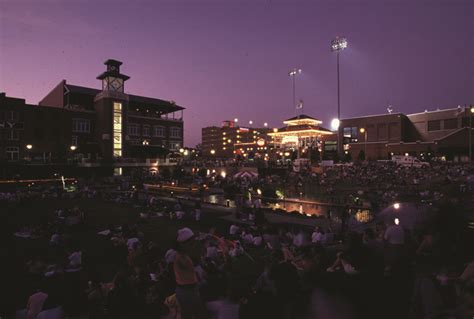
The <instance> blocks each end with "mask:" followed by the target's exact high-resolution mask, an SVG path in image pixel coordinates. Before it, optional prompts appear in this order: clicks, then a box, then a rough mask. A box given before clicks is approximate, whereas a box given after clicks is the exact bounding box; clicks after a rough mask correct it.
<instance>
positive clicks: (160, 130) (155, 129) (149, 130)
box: [127, 123, 181, 138]
mask: <svg viewBox="0 0 474 319" xmlns="http://www.w3.org/2000/svg"><path fill="white" fill-rule="evenodd" d="M127 133H128V135H130V136H140V135H141V136H154V137H164V136H165V127H164V126H161V125H153V126H150V125H148V124H144V125H142V130H141V134H140V124H134V123H131V124H128V126H127ZM170 137H172V138H173V137H174V138H181V128H180V127H175V126H173V127H170Z"/></svg>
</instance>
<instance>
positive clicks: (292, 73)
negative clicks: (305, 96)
mask: <svg viewBox="0 0 474 319" xmlns="http://www.w3.org/2000/svg"><path fill="white" fill-rule="evenodd" d="M298 74H301V69H297V68H294V69H293V70H290V71H289V72H288V75H289V76H291V77H292V78H293V107H294V108H295V110H296V76H297V75H298Z"/></svg>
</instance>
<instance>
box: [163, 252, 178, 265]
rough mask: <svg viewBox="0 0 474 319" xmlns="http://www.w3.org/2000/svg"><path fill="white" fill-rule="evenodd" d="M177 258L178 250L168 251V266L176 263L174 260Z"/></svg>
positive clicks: (166, 255) (166, 256)
mask: <svg viewBox="0 0 474 319" xmlns="http://www.w3.org/2000/svg"><path fill="white" fill-rule="evenodd" d="M175 257H176V250H174V249H168V251H167V252H166V254H165V261H166V263H167V264H171V263H174V259H175Z"/></svg>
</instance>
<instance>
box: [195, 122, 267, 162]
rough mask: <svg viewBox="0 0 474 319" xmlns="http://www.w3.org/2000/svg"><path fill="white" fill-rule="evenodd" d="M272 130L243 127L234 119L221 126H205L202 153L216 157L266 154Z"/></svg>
mask: <svg viewBox="0 0 474 319" xmlns="http://www.w3.org/2000/svg"><path fill="white" fill-rule="evenodd" d="M270 131H271V130H270V129H269V128H266V127H264V128H255V127H241V126H238V125H237V123H235V122H234V121H224V122H222V125H221V126H220V127H219V126H209V127H205V128H203V129H202V144H201V145H202V154H203V156H205V157H216V158H233V157H238V156H242V157H248V156H250V157H252V156H254V155H257V156H260V155H262V156H264V154H265V153H266V152H265V151H266V150H267V149H268V143H269V141H270V139H269V137H268V135H267V133H269V132H270ZM249 154H250V155H249Z"/></svg>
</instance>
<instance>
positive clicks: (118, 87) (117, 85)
mask: <svg viewBox="0 0 474 319" xmlns="http://www.w3.org/2000/svg"><path fill="white" fill-rule="evenodd" d="M122 87H123V81H122V80H121V79H113V80H112V81H111V82H110V83H109V88H110V89H111V90H113V91H122Z"/></svg>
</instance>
